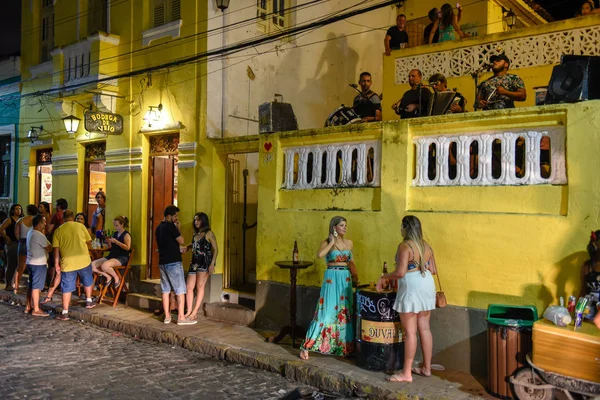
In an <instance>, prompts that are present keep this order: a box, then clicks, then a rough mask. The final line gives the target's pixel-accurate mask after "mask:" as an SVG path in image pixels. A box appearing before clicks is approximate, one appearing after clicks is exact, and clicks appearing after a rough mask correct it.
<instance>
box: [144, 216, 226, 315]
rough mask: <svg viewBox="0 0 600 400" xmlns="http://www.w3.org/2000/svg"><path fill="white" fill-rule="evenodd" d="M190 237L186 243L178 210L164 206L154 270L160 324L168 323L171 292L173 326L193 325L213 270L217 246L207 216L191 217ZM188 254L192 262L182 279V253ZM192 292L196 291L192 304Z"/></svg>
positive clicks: (157, 237)
mask: <svg viewBox="0 0 600 400" xmlns="http://www.w3.org/2000/svg"><path fill="white" fill-rule="evenodd" d="M193 227H194V235H193V236H192V239H191V240H190V242H189V243H187V244H186V241H185V239H184V237H183V234H182V233H181V225H180V222H179V208H178V207H177V206H174V205H170V206H167V207H166V208H165V211H164V219H163V220H162V221H161V223H160V224H159V225H158V226H157V228H156V232H155V234H156V244H157V245H158V255H159V256H158V264H159V265H158V267H159V270H160V288H161V292H162V304H163V310H164V315H165V317H164V323H165V324H170V323H171V321H172V319H171V292H175V297H176V303H177V325H193V324H196V323H197V322H198V320H197V316H198V312H199V311H200V307H201V306H202V301H203V299H204V288H205V286H206V282H207V281H208V278H209V276H210V275H211V274H213V272H214V270H215V265H216V261H217V254H218V247H217V239H216V237H215V234H214V233H213V232H212V230H211V229H210V222H209V218H208V215H206V214H205V213H203V212H199V213H197V214H196V215H194V220H193ZM188 251H191V253H192V254H191V255H192V259H191V262H190V266H189V269H188V275H187V278H185V274H184V270H183V263H182V256H181V255H182V254H183V253H185V252H188ZM194 289H195V290H196V296H195V302H194Z"/></svg>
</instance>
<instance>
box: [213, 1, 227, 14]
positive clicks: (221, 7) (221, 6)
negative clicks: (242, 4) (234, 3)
mask: <svg viewBox="0 0 600 400" xmlns="http://www.w3.org/2000/svg"><path fill="white" fill-rule="evenodd" d="M216 2H217V8H218V9H219V10H221V11H222V12H225V10H227V8H229V0H216Z"/></svg>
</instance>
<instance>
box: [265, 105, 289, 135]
mask: <svg viewBox="0 0 600 400" xmlns="http://www.w3.org/2000/svg"><path fill="white" fill-rule="evenodd" d="M296 130H298V121H296V115H295V114H294V109H293V108H292V105H291V104H289V103H282V102H278V101H273V102H271V103H263V104H261V105H260V106H258V132H259V133H273V132H284V131H296Z"/></svg>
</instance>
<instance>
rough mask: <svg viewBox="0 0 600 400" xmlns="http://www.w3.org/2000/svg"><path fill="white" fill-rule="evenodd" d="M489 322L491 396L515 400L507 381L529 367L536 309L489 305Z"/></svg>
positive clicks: (536, 315)
mask: <svg viewBox="0 0 600 400" xmlns="http://www.w3.org/2000/svg"><path fill="white" fill-rule="evenodd" d="M486 319H487V321H488V386H487V389H488V392H489V393H490V394H492V395H493V396H496V397H500V398H503V399H512V398H513V394H512V391H511V389H510V383H509V382H508V377H510V376H511V375H513V374H514V373H515V372H516V371H517V370H518V369H519V368H521V367H523V366H525V365H527V361H526V359H525V356H526V355H527V353H529V352H531V344H532V343H531V328H532V326H533V323H534V322H535V321H537V320H538V313H537V308H536V307H535V306H510V305H504V304H490V305H489V307H488V311H487V318H486Z"/></svg>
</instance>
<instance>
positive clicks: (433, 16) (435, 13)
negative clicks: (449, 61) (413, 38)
mask: <svg viewBox="0 0 600 400" xmlns="http://www.w3.org/2000/svg"><path fill="white" fill-rule="evenodd" d="M438 13H440V10H438V9H437V8H432V9H431V10H429V13H428V14H427V16H428V17H429V20H430V21H431V23H430V24H429V25H427V26H426V27H425V30H424V31H423V38H424V39H425V40H424V41H423V44H427V43H429V35H430V34H431V30H432V29H433V23H434V22H435V20H436V19H438ZM439 38H440V33H439V32H435V33H434V34H433V42H431V43H437V42H438V39H439Z"/></svg>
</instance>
